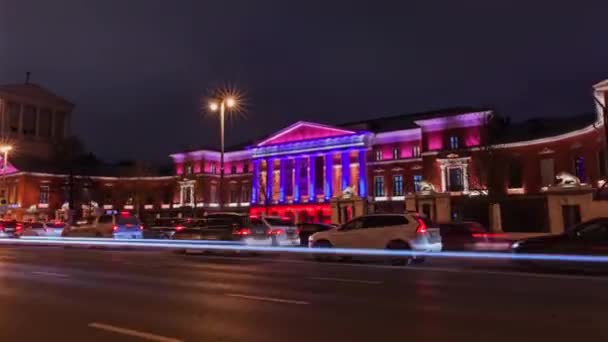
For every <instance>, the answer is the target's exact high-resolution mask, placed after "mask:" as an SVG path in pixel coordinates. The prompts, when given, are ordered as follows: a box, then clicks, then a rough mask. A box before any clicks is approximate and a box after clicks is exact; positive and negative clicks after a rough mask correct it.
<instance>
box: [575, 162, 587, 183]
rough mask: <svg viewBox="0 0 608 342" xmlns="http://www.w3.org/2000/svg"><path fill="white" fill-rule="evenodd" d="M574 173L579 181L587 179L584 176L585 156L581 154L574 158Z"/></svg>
mask: <svg viewBox="0 0 608 342" xmlns="http://www.w3.org/2000/svg"><path fill="white" fill-rule="evenodd" d="M574 173H575V176H576V177H578V178H579V179H580V180H581V182H585V181H586V180H587V179H586V177H585V158H583V157H582V156H578V157H576V158H574Z"/></svg>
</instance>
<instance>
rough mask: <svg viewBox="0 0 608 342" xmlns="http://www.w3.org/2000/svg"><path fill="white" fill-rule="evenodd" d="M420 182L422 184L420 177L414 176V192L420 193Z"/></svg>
mask: <svg viewBox="0 0 608 342" xmlns="http://www.w3.org/2000/svg"><path fill="white" fill-rule="evenodd" d="M420 182H422V175H414V192H419V191H420Z"/></svg>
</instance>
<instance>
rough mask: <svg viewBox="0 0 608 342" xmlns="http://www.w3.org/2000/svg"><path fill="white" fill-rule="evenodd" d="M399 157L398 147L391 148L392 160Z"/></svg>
mask: <svg viewBox="0 0 608 342" xmlns="http://www.w3.org/2000/svg"><path fill="white" fill-rule="evenodd" d="M400 157H401V149H399V147H394V148H393V159H399V158H400Z"/></svg>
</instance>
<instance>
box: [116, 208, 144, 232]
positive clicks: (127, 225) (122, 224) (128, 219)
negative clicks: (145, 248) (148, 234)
mask: <svg viewBox="0 0 608 342" xmlns="http://www.w3.org/2000/svg"><path fill="white" fill-rule="evenodd" d="M143 230H144V226H143V224H142V223H141V221H140V220H139V218H138V217H137V216H135V215H132V214H130V213H126V212H125V213H121V214H120V215H117V216H115V217H114V224H113V225H112V236H113V237H114V238H115V239H142V238H143Z"/></svg>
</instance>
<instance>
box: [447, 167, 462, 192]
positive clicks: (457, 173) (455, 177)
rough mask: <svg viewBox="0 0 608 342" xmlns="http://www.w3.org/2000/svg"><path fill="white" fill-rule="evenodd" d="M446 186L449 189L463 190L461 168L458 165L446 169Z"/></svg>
mask: <svg viewBox="0 0 608 342" xmlns="http://www.w3.org/2000/svg"><path fill="white" fill-rule="evenodd" d="M448 183H449V184H448V186H449V191H454V192H457V191H462V190H464V182H463V174H462V169H461V168H459V167H455V168H449V169H448Z"/></svg>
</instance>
